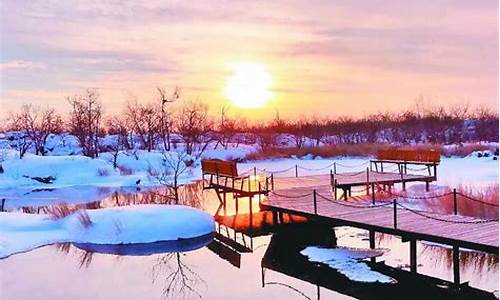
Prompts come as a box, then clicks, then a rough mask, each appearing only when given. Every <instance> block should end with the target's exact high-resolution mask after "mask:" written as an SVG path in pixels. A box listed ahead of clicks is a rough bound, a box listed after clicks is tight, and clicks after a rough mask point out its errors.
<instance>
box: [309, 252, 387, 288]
mask: <svg viewBox="0 0 500 300" xmlns="http://www.w3.org/2000/svg"><path fill="white" fill-rule="evenodd" d="M300 254H302V255H304V256H306V257H307V258H308V260H309V261H311V262H319V263H323V264H325V265H328V266H329V267H330V268H333V269H335V270H337V271H338V272H339V273H341V274H343V275H345V276H346V277H347V278H349V279H351V280H353V281H359V282H380V283H394V282H395V280H394V279H393V278H391V277H389V276H386V275H384V274H381V273H379V272H376V271H373V270H372V269H371V268H370V267H369V266H368V265H367V264H366V263H364V262H362V261H361V260H362V259H365V258H370V257H376V256H380V255H381V254H382V253H381V252H380V251H376V250H371V249H353V248H340V247H339V248H321V247H307V248H305V249H304V250H302V251H300Z"/></svg>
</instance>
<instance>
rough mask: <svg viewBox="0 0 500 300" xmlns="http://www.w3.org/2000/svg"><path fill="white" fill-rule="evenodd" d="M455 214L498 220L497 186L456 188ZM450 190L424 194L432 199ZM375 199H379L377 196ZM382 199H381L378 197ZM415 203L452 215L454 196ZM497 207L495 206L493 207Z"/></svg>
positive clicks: (450, 190)
mask: <svg viewBox="0 0 500 300" xmlns="http://www.w3.org/2000/svg"><path fill="white" fill-rule="evenodd" d="M456 189H457V212H458V214H460V215H464V216H471V217H478V218H485V219H494V218H498V200H499V198H498V197H499V193H498V184H492V185H490V186H486V187H472V186H463V185H461V186H458V187H457V188H456ZM452 191H453V189H452V188H448V189H446V190H440V191H439V192H435V193H433V192H430V193H426V194H425V196H426V197H432V196H437V195H442V194H446V193H451V192H452ZM399 194H401V195H406V193H404V192H400V193H399ZM460 194H463V195H466V196H468V197H471V198H473V199H477V200H479V201H482V202H486V203H488V204H493V205H488V204H485V203H481V202H478V201H473V200H469V199H466V198H465V197H463V196H461V195H460ZM377 197H379V196H378V195H377ZM380 198H381V199H383V197H380ZM415 201H421V202H422V204H423V205H424V206H426V207H427V208H428V209H427V210H431V211H435V212H439V213H442V214H453V213H454V196H453V194H449V195H447V196H444V197H439V198H432V199H419V200H415ZM494 205H497V206H494Z"/></svg>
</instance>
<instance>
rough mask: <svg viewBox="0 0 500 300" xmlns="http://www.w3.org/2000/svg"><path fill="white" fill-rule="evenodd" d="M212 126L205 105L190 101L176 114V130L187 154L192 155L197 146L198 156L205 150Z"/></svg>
mask: <svg viewBox="0 0 500 300" xmlns="http://www.w3.org/2000/svg"><path fill="white" fill-rule="evenodd" d="M212 125H213V122H212V120H211V119H210V118H209V117H208V107H207V106H206V105H205V104H203V103H201V102H199V101H196V102H193V101H190V102H187V103H185V104H184V105H183V106H182V108H181V109H180V110H179V113H178V114H177V118H176V128H177V131H178V133H179V134H180V135H181V137H182V140H183V141H184V144H185V146H186V153H187V154H193V152H194V150H195V148H196V146H197V145H199V146H200V148H199V149H198V151H199V152H198V154H201V153H202V152H203V151H204V150H205V149H206V147H207V146H208V143H209V142H210V141H211V139H210V137H209V136H208V133H209V132H210V131H211V128H212ZM202 144H203V145H202ZM201 145H202V146H201Z"/></svg>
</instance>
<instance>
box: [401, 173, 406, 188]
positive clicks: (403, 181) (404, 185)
mask: <svg viewBox="0 0 500 300" xmlns="http://www.w3.org/2000/svg"><path fill="white" fill-rule="evenodd" d="M401 185H402V188H403V191H406V183H405V178H404V174H403V173H401Z"/></svg>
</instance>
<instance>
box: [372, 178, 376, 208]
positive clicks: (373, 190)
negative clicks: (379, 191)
mask: <svg viewBox="0 0 500 300" xmlns="http://www.w3.org/2000/svg"><path fill="white" fill-rule="evenodd" d="M372 204H373V205H375V183H372Z"/></svg>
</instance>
